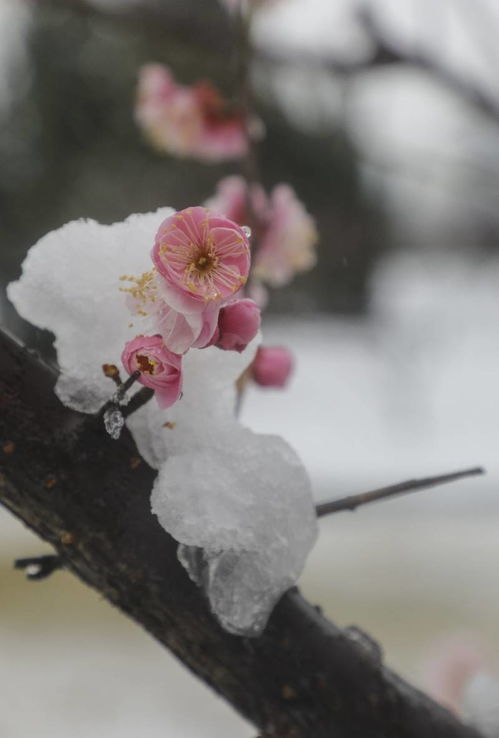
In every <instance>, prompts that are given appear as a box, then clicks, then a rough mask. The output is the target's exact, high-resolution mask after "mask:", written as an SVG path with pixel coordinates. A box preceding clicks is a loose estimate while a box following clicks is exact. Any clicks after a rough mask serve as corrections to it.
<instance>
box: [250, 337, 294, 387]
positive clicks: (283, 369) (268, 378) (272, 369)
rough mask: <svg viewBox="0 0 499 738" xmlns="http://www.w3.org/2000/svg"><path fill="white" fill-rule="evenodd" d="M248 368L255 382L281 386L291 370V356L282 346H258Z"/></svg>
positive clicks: (268, 385) (263, 385) (265, 385)
mask: <svg viewBox="0 0 499 738" xmlns="http://www.w3.org/2000/svg"><path fill="white" fill-rule="evenodd" d="M250 369H251V376H252V378H253V380H254V381H255V382H256V384H259V385H261V386H262V387H277V388H281V387H284V386H285V385H286V384H287V382H288V380H289V378H290V376H291V373H292V371H293V356H292V354H291V352H290V351H289V350H288V349H287V348H285V347H284V346H260V348H259V349H258V351H257V352H256V356H255V358H254V360H253V363H252V365H251V368H250Z"/></svg>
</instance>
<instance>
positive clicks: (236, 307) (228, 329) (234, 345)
mask: <svg viewBox="0 0 499 738" xmlns="http://www.w3.org/2000/svg"><path fill="white" fill-rule="evenodd" d="M259 328H260V308H259V307H258V306H257V305H256V304H255V303H254V302H253V300H248V299H245V300H236V301H234V302H230V303H229V304H228V305H226V306H225V307H223V308H222V309H221V310H220V314H219V316H218V330H217V334H216V340H215V341H214V343H215V345H216V346H218V348H221V349H224V350H226V351H239V352H241V351H244V349H245V348H246V346H247V345H248V343H249V342H250V341H252V340H253V338H254V337H255V336H256V334H257V333H258V329H259Z"/></svg>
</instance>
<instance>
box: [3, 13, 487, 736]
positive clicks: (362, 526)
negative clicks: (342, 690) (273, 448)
mask: <svg viewBox="0 0 499 738" xmlns="http://www.w3.org/2000/svg"><path fill="white" fill-rule="evenodd" d="M469 5H470V3H469V2H466V0H454V1H453V2H451V1H450V0H448V1H446V0H440V1H439V2H438V3H435V2H434V0H425V1H423V0H391V1H388V0H379V1H378V2H377V3H376V6H377V8H378V9H381V11H382V13H383V18H384V22H385V23H386V27H387V28H392V29H394V31H395V32H396V34H397V37H399V38H402V39H406V40H408V42H412V41H414V40H418V41H420V42H424V44H425V48H428V49H430V50H431V51H432V52H433V53H435V54H437V55H438V56H439V58H441V59H443V60H445V62H446V63H448V64H451V65H454V66H455V68H456V69H460V70H464V71H465V72H466V73H467V74H471V75H473V77H474V79H476V80H478V81H479V83H480V84H482V85H484V87H485V88H486V89H488V90H490V91H492V92H494V93H495V92H497V96H498V100H499V83H498V82H497V78H494V77H492V75H491V72H490V70H493V69H497V64H494V63H492V62H491V58H490V54H494V53H499V52H497V51H495V48H496V47H494V45H492V46H488V45H487V43H486V39H487V38H490V36H489V35H488V32H489V29H490V27H492V21H494V22H496V21H497V27H496V28H497V29H498V30H499V9H498V8H497V4H495V3H494V0H489V2H486V0H482V2H481V3H480V5H481V6H482V5H483V6H484V7H485V8H488V10H489V13H490V19H489V22H488V24H486V25H488V28H484V29H482V32H483V34H484V43H483V44H478V45H477V44H476V43H474V41H473V40H472V39H470V37H469V34H470V32H473V30H472V29H475V32H477V31H476V29H477V25H475V24H473V27H472V26H471V24H469V23H468V22H467V20H466V18H467V12H469ZM19 6H20V4H19V2H18V0H0V50H1V53H2V56H3V55H5V59H4V62H2V68H3V69H4V70H7V69H8V68H9V64H10V61H11V60H12V59H13V58H14V57H16V58H17V60H18V62H19V60H20V61H22V28H23V23H24V22H26V19H25V17H24V15H23V12H24V11H22V10H20V9H19ZM466 6H468V10H467V9H466ZM351 8H352V3H351V2H347V1H346V0H344V1H343V0H342V1H340V0H336V1H335V2H333V1H332V0H283V3H282V4H281V5H280V6H279V5H277V6H276V7H275V8H274V9H273V10H272V11H271V12H269V13H267V14H266V15H265V16H263V15H262V16H261V19H260V22H259V24H258V28H257V38H258V40H259V42H260V43H262V44H268V43H276V42H277V41H278V40H279V42H280V43H282V39H283V38H284V39H285V42H286V43H287V44H289V45H290V46H291V47H292V48H296V46H297V45H298V46H300V45H302V46H304V47H305V48H314V49H317V48H321V49H326V50H327V49H328V48H330V47H331V48H334V49H336V50H338V51H344V52H345V53H348V54H349V55H355V50H356V49H358V48H361V45H362V44H363V43H364V40H363V38H362V34H361V33H360V32H359V30H358V28H357V27H356V26H355V24H354V22H353V21H352V14H351ZM478 28H479V27H478ZM14 31H15V32H14ZM492 38H493V36H492ZM7 40H8V41H9V43H8V44H7ZM477 48H478V49H479V50H480V54H479V53H478V52H477V50H476V49H477ZM7 49H10V51H7ZM488 55H489V56H488ZM3 74H6V72H3ZM4 79H6V77H4ZM280 82H282V85H281V89H283V90H284V91H285V92H284V93H283V105H284V106H286V109H287V110H288V112H289V114H290V115H295V116H297V117H298V116H300V114H301V113H300V111H301V110H302V109H303V104H298V105H297V104H296V102H293V101H294V100H296V95H295V94H294V93H295V91H296V85H297V84H298V80H296V79H293V78H292V77H291V78H290V79H281V80H280ZM7 90H8V84H7V83H6V82H5V83H4V82H2V81H1V80H0V109H1V108H2V106H3V105H7V98H6V93H7ZM286 91H287V92H286ZM309 94H311V95H312V94H315V95H316V98H314V102H316V101H317V99H319V98H320V95H321V90H320V89H317V90H314V91H312V92H310V93H309ZM327 99H328V100H329V99H330V96H328V98H327ZM324 100H325V102H324V106H325V107H324V115H326V114H332V112H333V111H331V110H328V108H327V105H328V104H329V103H327V102H326V96H324ZM300 102H303V101H300ZM342 114H343V115H347V116H348V121H349V125H350V130H351V131H352V132H353V134H354V136H355V140H356V143H357V145H359V146H360V147H361V149H362V151H363V154H364V157H365V176H366V182H367V183H368V184H372V185H373V186H374V185H376V186H378V187H379V186H380V183H381V184H382V186H383V187H384V189H385V192H386V195H387V196H388V197H389V199H390V201H391V203H392V218H393V222H394V227H395V229H397V228H399V230H400V233H404V234H405V236H406V238H407V243H406V244H405V245H406V250H405V251H402V252H400V253H397V254H393V255H390V256H387V257H386V258H385V259H384V261H383V262H382V263H380V264H379V266H378V269H377V271H376V274H375V276H374V278H373V309H372V313H371V316H370V317H369V319H367V320H364V321H361V320H353V319H340V318H331V317H321V316H313V317H310V318H308V319H305V318H300V319H298V320H296V321H281V322H273V323H269V324H267V326H266V327H265V340H266V341H267V342H269V343H273V342H278V343H283V344H286V345H289V346H291V347H292V348H293V351H294V352H295V354H296V357H297V371H296V374H295V377H294V379H293V382H292V384H291V386H290V388H289V390H288V391H287V392H284V393H281V392H266V393H262V392H257V391H256V390H254V391H251V392H250V393H249V395H248V397H247V398H246V401H245V405H244V412H243V419H244V420H245V421H246V422H248V423H249V424H250V425H251V426H252V427H253V428H254V429H256V430H260V431H266V432H277V433H281V434H282V435H283V436H284V437H285V438H286V439H287V440H288V441H290V442H291V443H292V445H293V446H294V447H295V448H296V450H297V451H298V452H299V453H300V454H301V456H302V458H303V460H304V462H305V464H306V466H307V468H308V470H309V472H310V474H311V476H312V480H313V483H314V489H315V494H316V497H317V499H318V500H322V499H324V498H328V497H336V496H342V495H344V494H347V493H350V492H355V491H360V490H363V489H367V488H370V487H374V486H377V485H382V484H388V483H391V482H396V481H399V480H402V479H406V478H410V477H414V476H420V475H427V474H431V473H439V472H445V471H450V470H452V469H456V468H462V467H466V466H473V465H475V464H482V465H483V466H485V467H486V468H487V472H488V473H487V476H486V477H485V478H482V479H476V480H469V481H466V482H461V483H458V484H456V485H451V486H448V487H443V488H441V489H436V490H433V491H426V492H421V493H419V494H417V495H415V496H413V497H409V498H404V499H400V500H396V501H391V502H388V503H385V504H383V505H378V506H373V507H371V508H366V509H365V510H362V511H360V512H357V513H356V514H353V515H352V514H348V513H344V514H341V515H338V516H336V517H335V518H334V519H331V520H327V521H323V522H322V523H321V535H320V539H319V543H318V545H317V546H316V548H315V550H314V552H313V553H312V555H311V557H310V558H309V561H308V564H307V567H306V571H305V574H304V576H303V580H302V582H301V585H302V587H303V590H304V592H305V594H306V595H307V596H309V597H310V598H311V599H312V600H313V601H315V602H317V603H320V604H321V605H322V606H323V607H324V609H325V612H326V613H327V614H328V615H330V616H331V617H332V618H334V619H335V621H336V622H338V623H340V624H352V623H355V624H357V625H359V626H360V627H362V628H364V629H366V630H367V631H368V632H370V633H371V634H372V635H373V636H374V637H376V638H378V639H379V640H380V641H381V643H382V644H383V646H384V649H385V653H386V659H387V661H388V662H389V663H390V665H392V666H393V667H395V668H396V669H398V670H400V671H402V672H403V673H404V674H406V675H407V676H409V677H410V678H412V679H417V665H418V661H419V659H420V657H421V654H422V653H423V652H424V650H425V649H426V648H428V647H429V645H430V643H431V640H432V639H433V638H435V637H438V636H439V635H440V634H443V633H445V632H447V631H449V630H453V629H463V628H464V629H468V630H472V631H477V632H479V633H480V634H481V635H482V637H483V638H484V639H486V641H487V642H488V643H489V645H490V650H491V654H492V655H495V656H496V657H497V663H498V664H499V634H498V632H497V613H498V611H499V610H498V608H499V592H498V588H497V577H496V573H495V572H496V562H497V560H498V557H499V536H498V528H499V525H498V524H499V453H498V445H499V444H498V440H499V434H498V417H499V388H498V379H499V331H498V318H499V289H498V287H499V262H495V261H493V260H491V259H490V258H485V257H484V256H482V257H481V259H480V258H478V257H477V255H476V252H475V253H474V254H473V255H471V254H470V255H469V256H466V255H464V254H463V248H457V246H460V247H463V246H465V245H466V243H467V242H468V244H469V245H471V246H473V238H474V231H473V223H474V219H475V217H477V216H484V215H485V216H486V217H487V218H490V219H491V221H493V222H495V219H497V210H498V208H497V202H498V197H499V192H498V186H499V176H498V175H499V171H498V169H499V157H497V156H496V155H495V152H496V151H498V150H499V134H498V133H497V131H495V130H493V129H492V127H491V126H490V124H487V123H486V122H485V121H484V120H483V119H481V118H480V117H479V116H478V115H477V114H475V113H474V112H472V111H470V110H469V109H467V108H466V107H465V106H464V105H463V104H462V103H461V102H460V101H459V100H457V99H456V98H455V97H453V96H452V95H450V94H449V93H444V92H443V90H442V89H441V88H439V87H438V86H436V85H435V84H434V83H432V82H430V81H428V80H427V79H426V78H425V77H424V76H423V75H421V74H416V73H411V74H408V73H402V72H391V73H385V74H383V75H381V74H379V75H378V74H377V75H373V76H372V77H364V78H362V79H359V81H358V82H357V83H356V85H355V89H354V91H353V92H352V93H350V94H349V99H348V101H347V104H346V105H345V104H344V105H343V108H342ZM471 166H472V167H473V171H474V175H475V177H476V187H474V188H473V191H472V192H470V190H469V188H468V187H465V184H464V177H463V176H462V175H463V172H464V171H466V172H467V173H468V169H469V167H471ZM450 227H452V228H453V229H454V231H455V233H456V248H455V249H452V248H449V245H448V244H444V243H443V236H442V234H443V233H448V231H449V228H450ZM45 550H46V546H44V545H43V544H41V543H40V542H39V541H38V540H36V539H35V538H34V537H33V536H32V535H31V534H29V533H28V532H27V531H26V530H24V529H23V528H22V527H21V525H20V524H18V523H17V522H15V521H14V520H13V519H12V518H11V517H9V516H8V515H7V514H6V513H3V512H0V708H1V709H0V735H2V737H5V738H25V737H26V736H30V737H31V736H34V737H36V738H45V736H47V738H48V736H51V738H59V737H60V738H62V736H66V735H67V734H68V733H70V734H71V735H72V736H74V738H80V737H81V738H83V737H85V738H86V737H87V736H89V735H97V736H102V737H103V738H114V737H115V736H116V738H117V737H118V736H120V738H128V737H129V736H130V737H131V736H136V735H147V736H148V738H156V736H157V737H158V738H159V736H165V735H171V736H175V738H215V737H216V738H251V736H253V735H254V734H255V730H254V729H253V728H252V727H251V726H249V725H247V724H245V723H244V721H242V720H241V719H239V718H238V717H237V716H235V715H234V714H233V712H232V710H231V709H230V708H229V707H227V706H226V705H225V704H224V703H222V702H221V701H220V700H219V699H218V698H216V697H214V696H213V695H212V694H211V693H210V692H209V691H208V690H207V689H205V688H204V687H203V686H202V685H201V684H200V683H198V682H197V681H196V680H195V679H194V678H193V677H192V676H191V675H190V674H188V673H187V672H186V671H185V670H184V669H183V668H182V667H181V666H179V665H178V664H177V663H176V662H175V661H174V659H173V658H172V657H171V656H170V655H169V654H168V653H166V652H165V651H163V650H162V649H160V648H158V647H157V646H156V644H155V643H154V642H153V641H152V640H151V639H150V638H149V637H148V636H147V635H146V634H144V633H143V632H142V631H141V630H140V629H139V628H137V627H136V626H135V625H133V624H132V623H129V622H128V621H127V620H126V619H125V618H123V617H122V616H121V615H119V614H118V613H116V612H115V611H114V610H112V609H111V608H110V607H109V606H108V605H107V603H105V602H103V601H101V600H100V598H99V597H98V595H97V594H96V593H94V592H92V591H90V590H88V589H86V588H84V587H83V586H82V585H80V584H79V583H78V582H76V581H74V579H73V578H72V577H70V576H69V575H68V574H65V573H60V574H57V575H56V576H54V577H53V578H52V579H50V580H49V581H47V582H44V583H27V582H26V581H25V580H24V579H23V577H22V576H21V575H20V574H19V573H17V572H12V570H11V565H12V559H13V558H14V557H16V556H24V555H29V554H36V553H41V552H44V551H45ZM193 705H195V706H196V708H195V710H193V709H192V708H193Z"/></svg>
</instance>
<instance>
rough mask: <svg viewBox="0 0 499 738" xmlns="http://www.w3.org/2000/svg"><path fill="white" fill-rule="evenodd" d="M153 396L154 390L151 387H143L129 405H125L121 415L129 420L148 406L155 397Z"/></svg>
mask: <svg viewBox="0 0 499 738" xmlns="http://www.w3.org/2000/svg"><path fill="white" fill-rule="evenodd" d="M153 395H154V390H152V389H151V388H150V387H142V389H140V390H139V391H138V392H136V393H135V394H134V395H133V397H132V398H131V399H130V402H129V403H128V405H125V407H122V408H121V413H122V415H123V417H124V418H128V416H129V415H131V414H132V413H134V412H136V411H137V410H139V409H140V408H141V407H143V406H144V405H146V404H147V403H148V402H149V400H150V399H151V398H152V397H153Z"/></svg>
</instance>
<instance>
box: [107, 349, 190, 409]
mask: <svg viewBox="0 0 499 738" xmlns="http://www.w3.org/2000/svg"><path fill="white" fill-rule="evenodd" d="M121 361H122V362H123V366H124V367H125V369H126V370H127V372H128V373H129V374H133V373H134V372H136V371H139V372H140V377H139V378H138V380H137V381H138V382H140V383H141V384H143V385H144V386H145V387H150V388H151V389H153V390H154V392H155V394H156V399H157V401H158V405H159V406H160V407H161V408H163V409H165V408H167V407H170V406H171V405H173V404H174V403H175V402H176V401H177V400H178V398H179V397H180V393H181V391H182V371H181V363H182V357H181V356H179V354H174V353H173V352H172V351H170V350H169V349H167V348H166V346H165V345H164V343H163V339H162V337H161V336H159V335H156V336H137V337H136V338H134V339H133V340H132V341H128V342H127V343H126V344H125V348H124V349H123V353H122V354H121Z"/></svg>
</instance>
